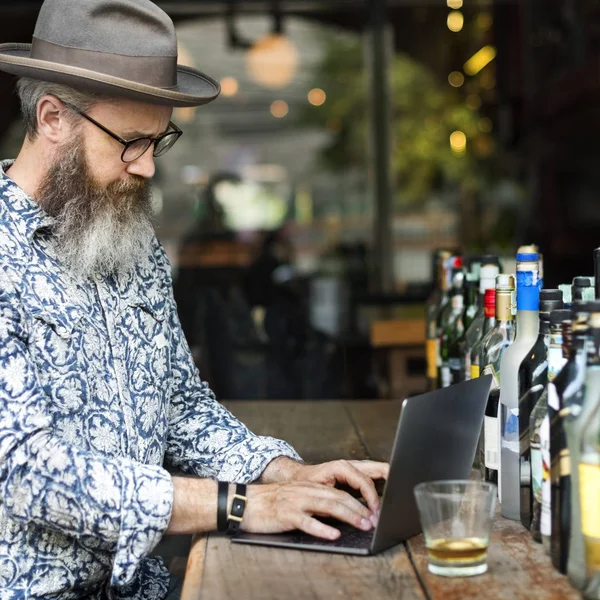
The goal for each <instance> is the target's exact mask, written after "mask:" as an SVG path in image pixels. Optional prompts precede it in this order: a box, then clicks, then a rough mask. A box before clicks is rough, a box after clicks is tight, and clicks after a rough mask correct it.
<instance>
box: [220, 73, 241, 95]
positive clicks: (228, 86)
mask: <svg viewBox="0 0 600 600" xmlns="http://www.w3.org/2000/svg"><path fill="white" fill-rule="evenodd" d="M239 89H240V86H239V84H238V81H237V79H236V78H235V77H223V79H221V94H223V96H235V95H236V94H237V93H238V90H239Z"/></svg>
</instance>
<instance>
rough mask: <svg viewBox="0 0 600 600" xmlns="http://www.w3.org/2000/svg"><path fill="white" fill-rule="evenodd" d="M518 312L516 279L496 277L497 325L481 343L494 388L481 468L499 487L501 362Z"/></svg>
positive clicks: (512, 336)
mask: <svg viewBox="0 0 600 600" xmlns="http://www.w3.org/2000/svg"><path fill="white" fill-rule="evenodd" d="M516 313H517V304H516V291H515V278H514V276H513V275H498V276H497V277H496V325H495V326H494V328H493V329H492V330H491V331H490V332H489V333H488V334H487V335H486V336H485V338H484V339H483V341H482V348H481V358H480V364H481V365H483V369H482V374H483V375H491V376H492V386H491V389H490V394H489V397H488V401H487V405H486V408H485V417H484V425H483V435H482V436H480V444H479V453H480V459H479V464H480V467H481V466H483V472H482V475H483V479H484V480H485V481H490V482H492V483H495V484H498V469H499V465H500V437H499V431H500V428H499V425H498V406H499V400H500V361H501V359H502V355H503V354H504V352H505V350H506V349H507V348H508V347H509V346H510V345H511V344H512V343H513V341H514V339H515V333H516V327H515V315H516Z"/></svg>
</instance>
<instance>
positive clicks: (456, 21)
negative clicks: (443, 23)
mask: <svg viewBox="0 0 600 600" xmlns="http://www.w3.org/2000/svg"><path fill="white" fill-rule="evenodd" d="M447 23H448V29H449V30H450V31H454V32H455V33H456V32H458V31H460V30H461V29H462V28H463V25H464V24H465V18H464V16H463V14H462V13H461V12H460V10H453V11H452V12H451V13H450V14H449V15H448V21H447Z"/></svg>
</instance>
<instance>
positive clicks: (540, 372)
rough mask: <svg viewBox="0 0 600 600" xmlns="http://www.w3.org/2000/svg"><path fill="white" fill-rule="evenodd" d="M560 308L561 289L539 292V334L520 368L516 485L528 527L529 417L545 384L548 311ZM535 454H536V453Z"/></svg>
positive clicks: (529, 504)
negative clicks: (518, 488)
mask: <svg viewBox="0 0 600 600" xmlns="http://www.w3.org/2000/svg"><path fill="white" fill-rule="evenodd" d="M561 307H562V292H561V291H560V290H542V291H541V292H540V311H539V318H540V324H539V332H538V337H537V339H536V341H535V344H533V346H532V348H531V349H530V350H529V352H528V353H527V355H526V356H525V358H524V359H523V361H522V362H521V365H520V367H519V486H520V511H521V523H523V526H524V527H526V528H527V529H529V528H530V526H531V515H532V512H531V509H532V505H533V498H532V494H531V488H532V474H531V453H530V448H529V439H530V431H529V416H530V414H531V411H532V410H533V407H534V406H535V404H536V402H537V401H538V399H539V397H540V395H541V394H542V392H543V390H544V389H545V387H546V383H547V378H548V369H547V364H548V363H547V354H548V343H549V333H550V313H551V312H552V311H553V310H555V309H556V308H561ZM536 456H537V455H536Z"/></svg>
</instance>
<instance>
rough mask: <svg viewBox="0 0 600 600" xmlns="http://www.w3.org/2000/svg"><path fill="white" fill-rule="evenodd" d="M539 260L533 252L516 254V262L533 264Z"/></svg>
mask: <svg viewBox="0 0 600 600" xmlns="http://www.w3.org/2000/svg"><path fill="white" fill-rule="evenodd" d="M537 260H539V255H538V254H536V253H535V252H528V253H525V252H520V253H519V254H517V262H535V261H537Z"/></svg>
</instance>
